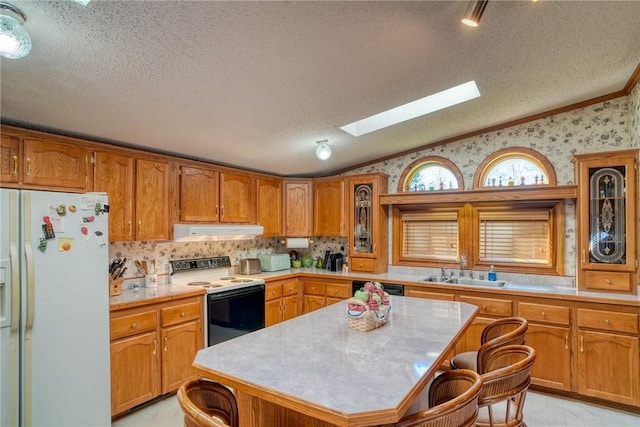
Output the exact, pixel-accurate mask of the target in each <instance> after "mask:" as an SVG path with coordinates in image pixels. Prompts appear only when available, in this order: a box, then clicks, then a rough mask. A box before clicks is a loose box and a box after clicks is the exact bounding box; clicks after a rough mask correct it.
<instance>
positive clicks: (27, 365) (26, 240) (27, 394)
mask: <svg viewBox="0 0 640 427" xmlns="http://www.w3.org/2000/svg"><path fill="white" fill-rule="evenodd" d="M22 212H23V217H22V221H23V235H22V238H23V244H24V256H25V265H26V270H27V292H26V294H27V295H26V297H27V308H26V324H25V334H24V335H25V336H24V377H25V378H24V406H25V409H24V414H25V425H26V426H27V427H30V426H31V425H32V407H31V406H32V405H31V404H32V401H31V384H32V381H33V380H32V368H31V364H32V348H31V344H32V343H31V332H32V329H33V319H34V315H35V313H34V302H35V270H34V266H33V248H32V246H31V218H32V217H31V194H30V193H27V192H25V193H24V194H23V202H22Z"/></svg>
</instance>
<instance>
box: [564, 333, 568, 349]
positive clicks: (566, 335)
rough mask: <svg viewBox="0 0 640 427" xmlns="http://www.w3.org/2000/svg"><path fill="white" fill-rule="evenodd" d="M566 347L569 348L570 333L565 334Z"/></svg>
mask: <svg viewBox="0 0 640 427" xmlns="http://www.w3.org/2000/svg"><path fill="white" fill-rule="evenodd" d="M564 348H565V350H569V334H564Z"/></svg>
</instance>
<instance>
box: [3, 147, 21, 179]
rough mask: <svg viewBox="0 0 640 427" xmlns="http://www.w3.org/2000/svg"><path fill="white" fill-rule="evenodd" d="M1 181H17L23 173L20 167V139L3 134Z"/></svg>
mask: <svg viewBox="0 0 640 427" xmlns="http://www.w3.org/2000/svg"><path fill="white" fill-rule="evenodd" d="M0 150H1V151H0V181H1V182H6V183H17V182H18V181H19V179H20V174H21V173H22V168H21V167H20V140H19V139H18V138H16V137H13V136H8V135H2V136H1V139H0Z"/></svg>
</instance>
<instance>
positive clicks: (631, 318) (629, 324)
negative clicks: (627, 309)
mask: <svg viewBox="0 0 640 427" xmlns="http://www.w3.org/2000/svg"><path fill="white" fill-rule="evenodd" d="M578 327H580V328H593V329H601V330H605V331H617V332H627V333H635V334H637V333H638V315H637V314H634V313H618V312H615V311H604V310H587V309H584V308H580V309H578Z"/></svg>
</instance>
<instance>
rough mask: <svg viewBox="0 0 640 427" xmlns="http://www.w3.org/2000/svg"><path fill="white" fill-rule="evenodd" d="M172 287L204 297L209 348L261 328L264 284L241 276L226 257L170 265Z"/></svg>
mask: <svg viewBox="0 0 640 427" xmlns="http://www.w3.org/2000/svg"><path fill="white" fill-rule="evenodd" d="M170 265H171V284H172V285H173V284H175V285H185V286H199V287H202V288H204V289H206V292H207V293H206V294H205V301H204V304H205V319H206V321H205V325H204V334H205V343H206V345H207V346H212V345H215V344H218V343H221V342H223V341H227V340H229V339H232V338H235V337H238V336H240V335H244V334H248V333H250V332H253V331H256V330H258V329H262V328H264V289H265V286H264V280H262V279H258V278H253V277H250V276H240V275H236V274H232V273H234V271H233V269H232V268H231V260H230V259H229V257H228V256H221V257H212V258H200V259H190V260H180V261H170Z"/></svg>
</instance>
